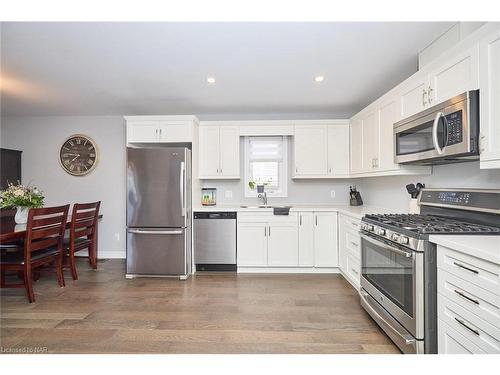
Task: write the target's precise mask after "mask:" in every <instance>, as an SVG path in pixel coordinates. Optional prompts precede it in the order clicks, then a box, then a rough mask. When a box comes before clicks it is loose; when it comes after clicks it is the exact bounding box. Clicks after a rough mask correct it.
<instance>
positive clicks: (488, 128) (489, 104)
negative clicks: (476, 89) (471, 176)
mask: <svg viewBox="0 0 500 375" xmlns="http://www.w3.org/2000/svg"><path fill="white" fill-rule="evenodd" d="M479 62H480V68H479V86H480V100H479V103H480V118H481V134H480V152H481V155H480V161H481V162H480V164H481V168H500V30H496V31H495V32H493V33H491V34H489V35H488V36H487V37H485V38H484V39H482V40H481V42H480V58H479Z"/></svg>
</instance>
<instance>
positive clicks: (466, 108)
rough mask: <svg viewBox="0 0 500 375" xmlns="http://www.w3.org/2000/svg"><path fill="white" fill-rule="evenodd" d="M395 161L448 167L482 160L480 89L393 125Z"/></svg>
mask: <svg viewBox="0 0 500 375" xmlns="http://www.w3.org/2000/svg"><path fill="white" fill-rule="evenodd" d="M394 144H395V162H396V163H401V164H418V165H432V164H446V163H453V162H459V161H462V162H463V161H467V160H476V159H478V158H479V90H476V91H469V92H465V93H463V94H461V95H458V96H455V97H453V98H451V99H449V100H447V101H445V102H443V103H440V104H437V105H435V106H433V107H431V108H428V109H426V110H425V111H423V112H420V113H417V114H416V115H413V116H411V117H409V118H407V119H405V120H402V121H399V122H397V123H395V124H394Z"/></svg>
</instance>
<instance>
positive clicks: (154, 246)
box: [127, 228, 187, 276]
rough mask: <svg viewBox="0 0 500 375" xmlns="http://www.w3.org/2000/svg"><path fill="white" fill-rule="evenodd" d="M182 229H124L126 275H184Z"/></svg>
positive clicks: (184, 247)
mask: <svg viewBox="0 0 500 375" xmlns="http://www.w3.org/2000/svg"><path fill="white" fill-rule="evenodd" d="M185 244H186V231H185V229H173V228H166V229H135V228H134V229H131V228H129V229H128V230H127V275H154V276H176V275H186V273H187V267H186V246H185Z"/></svg>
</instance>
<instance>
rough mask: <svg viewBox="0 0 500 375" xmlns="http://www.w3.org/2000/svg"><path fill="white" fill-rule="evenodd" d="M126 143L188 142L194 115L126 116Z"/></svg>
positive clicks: (191, 132)
mask: <svg viewBox="0 0 500 375" xmlns="http://www.w3.org/2000/svg"><path fill="white" fill-rule="evenodd" d="M125 120H126V122H127V143H190V142H192V141H193V131H194V125H195V123H196V124H197V121H198V120H197V119H196V117H194V116H126V117H125Z"/></svg>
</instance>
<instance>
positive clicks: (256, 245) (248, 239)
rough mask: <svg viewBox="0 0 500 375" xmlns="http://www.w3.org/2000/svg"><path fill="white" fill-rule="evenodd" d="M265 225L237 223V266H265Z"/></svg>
mask: <svg viewBox="0 0 500 375" xmlns="http://www.w3.org/2000/svg"><path fill="white" fill-rule="evenodd" d="M267 226H268V225H267V223H265V222H262V223H259V222H257V223H247V222H245V223H238V236H237V242H238V251H237V264H238V266H239V267H244V266H267Z"/></svg>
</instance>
